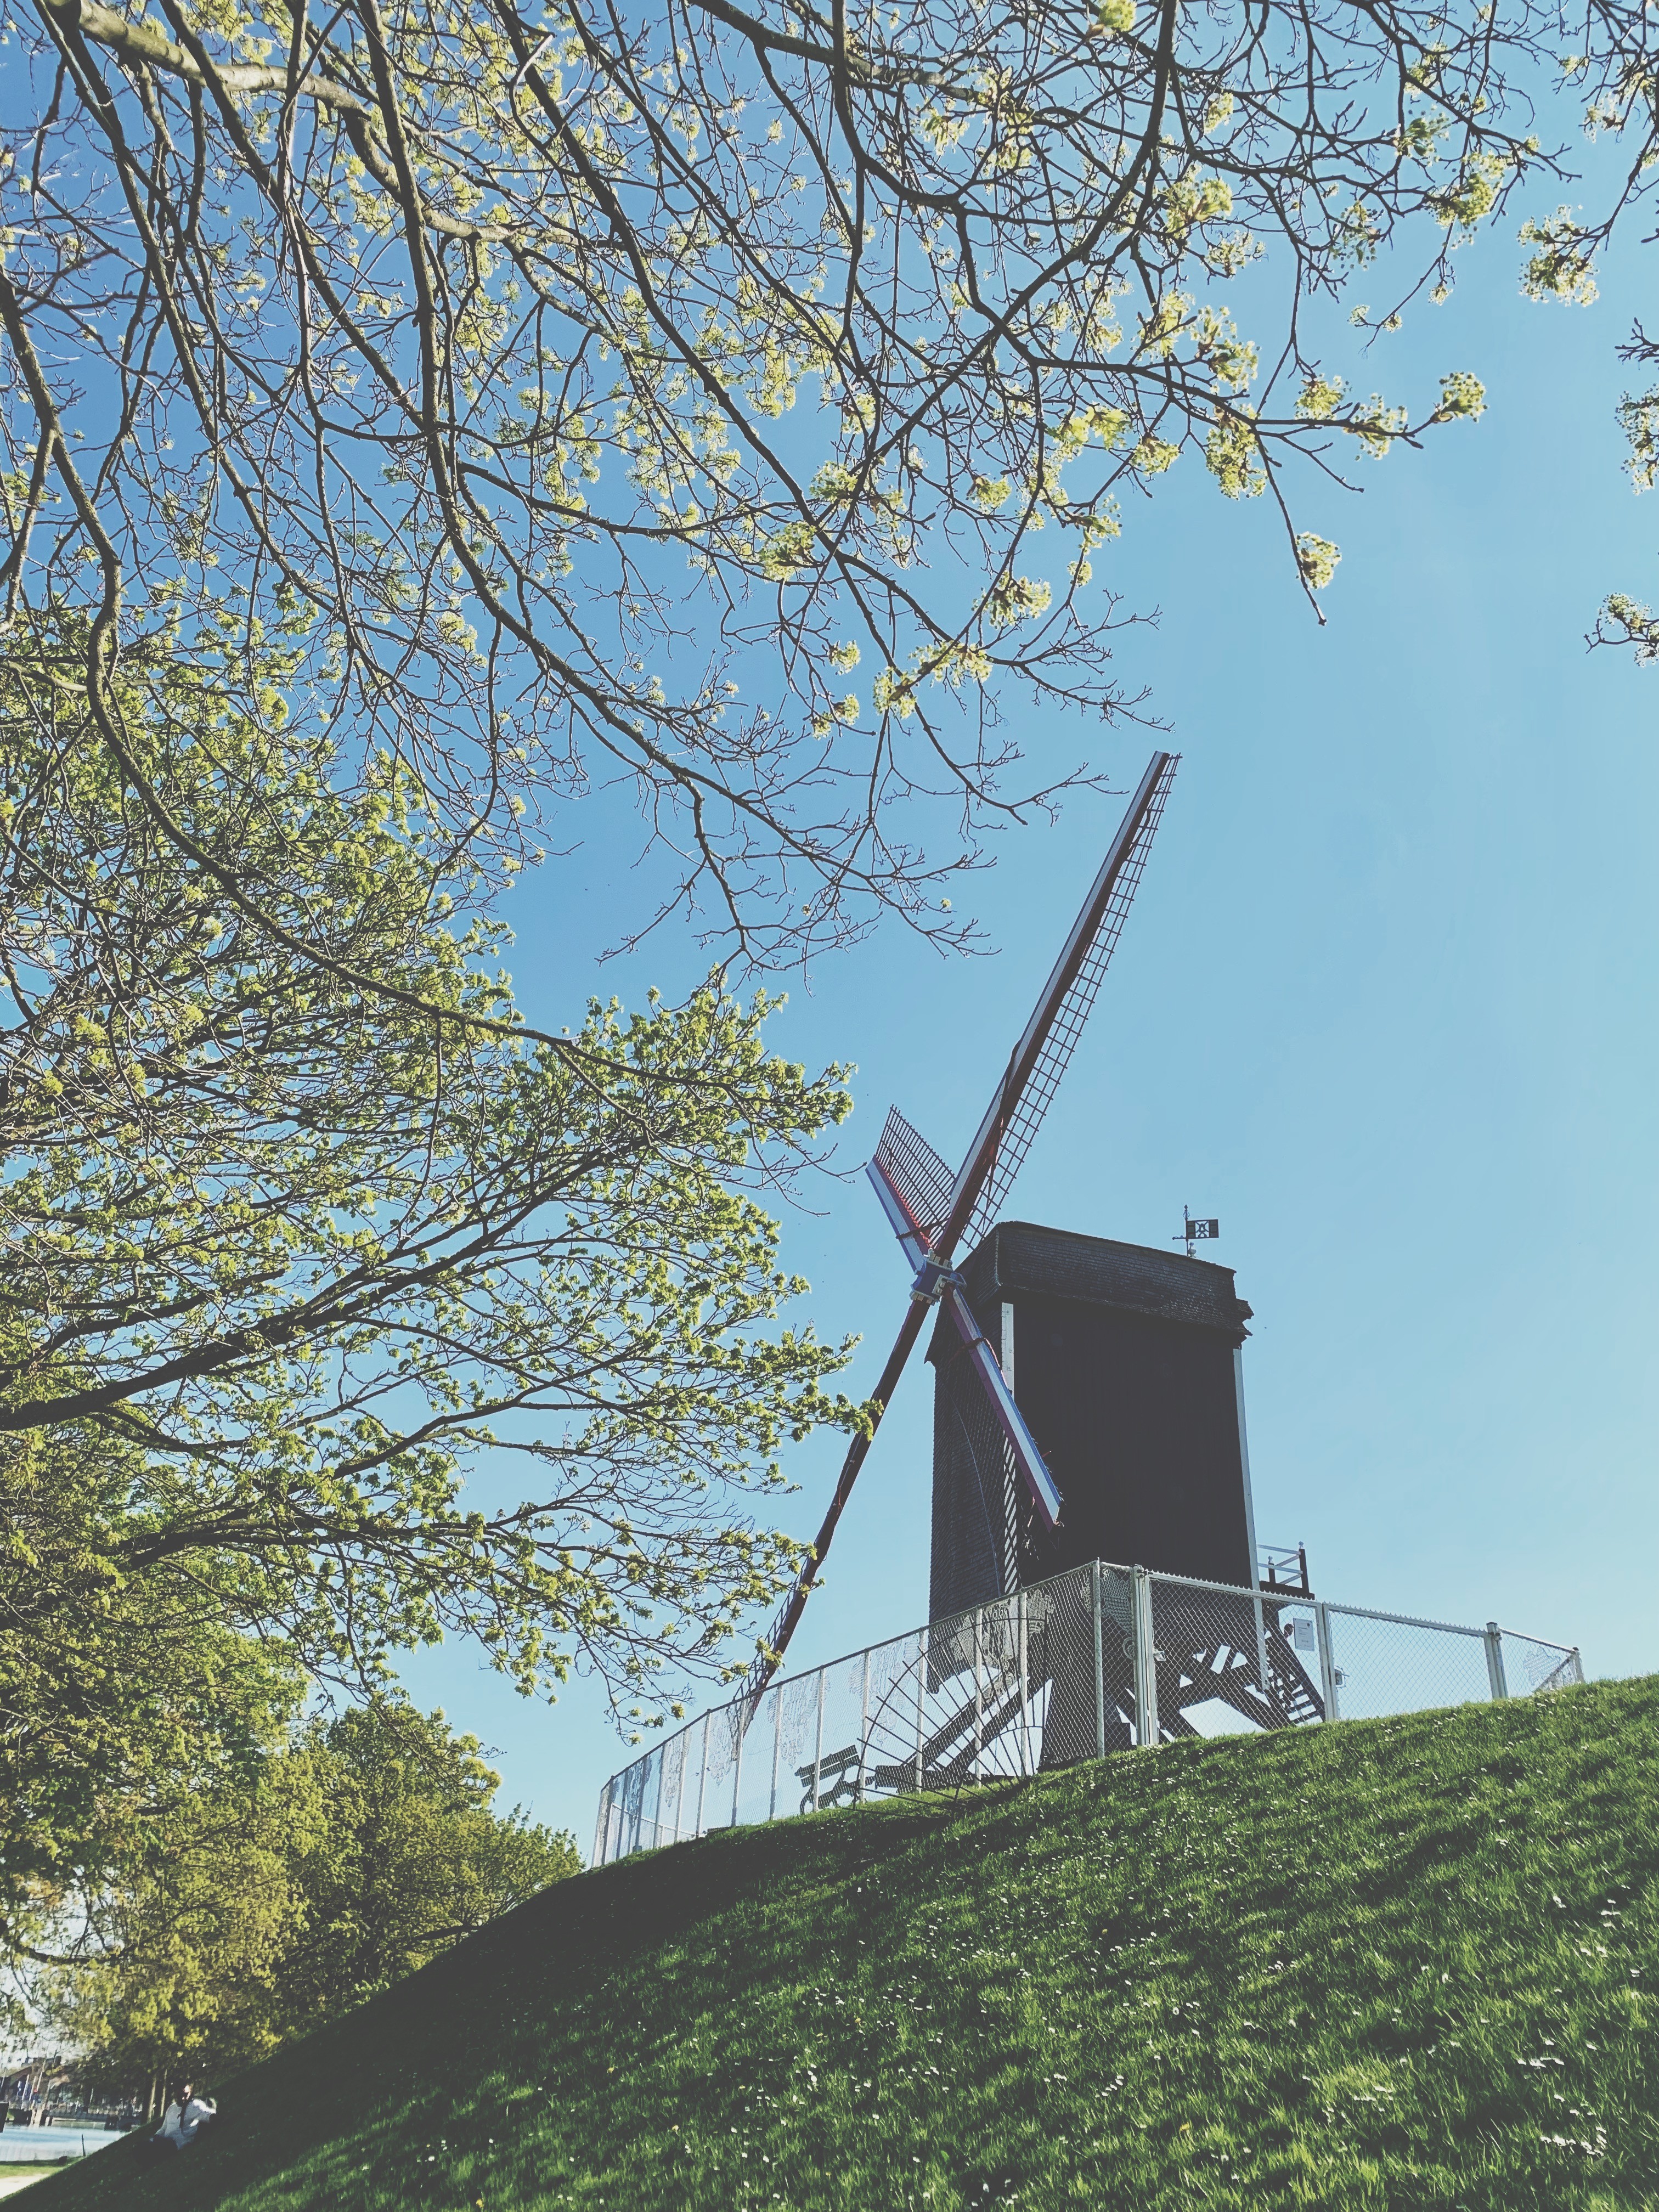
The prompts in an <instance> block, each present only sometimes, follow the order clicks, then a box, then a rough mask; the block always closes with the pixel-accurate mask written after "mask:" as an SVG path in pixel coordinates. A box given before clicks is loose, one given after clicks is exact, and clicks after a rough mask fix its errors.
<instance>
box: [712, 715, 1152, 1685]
mask: <svg viewBox="0 0 1659 2212" xmlns="http://www.w3.org/2000/svg"><path fill="white" fill-rule="evenodd" d="M1177 759H1178V756H1177V755H1176V754H1173V753H1164V752H1159V753H1154V754H1153V756H1152V760H1151V761H1150V762H1149V763H1148V764H1147V768H1146V774H1145V775H1143V776H1142V777H1141V779H1140V782H1139V786H1138V787H1137V788H1136V790H1135V793H1134V795H1133V798H1132V799H1130V801H1129V805H1128V809H1127V811H1126V813H1125V814H1124V817H1123V819H1122V821H1121V823H1119V825H1118V829H1117V834H1116V836H1115V837H1114V838H1113V840H1112V842H1111V845H1110V847H1109V849H1108V851H1107V854H1106V857H1105V859H1104V860H1103V862H1102V863H1101V866H1100V870H1099V872H1098V873H1097V876H1096V878H1095V879H1094V882H1093V884H1091V887H1090V890H1089V895H1088V896H1087V898H1085V901H1084V902H1083V907H1082V910H1081V911H1080V912H1079V915H1078V917H1077V920H1076V921H1074V922H1073V925H1072V928H1071V932H1070V933H1069V935H1068V936H1067V938H1066V942H1065V944H1064V945H1063V946H1062V947H1061V949H1060V957H1059V958H1058V959H1057V960H1056V961H1055V963H1054V968H1053V970H1052V972H1051V973H1050V975H1049V977H1048V981H1047V983H1046V984H1045V985H1044V986H1043V988H1042V994H1041V996H1040V997H1039V998H1038V1000H1037V1003H1036V1007H1035V1008H1034V1010H1033V1012H1032V1014H1031V1018H1030V1020H1029V1021H1028V1022H1027V1023H1026V1024H1025V1027H1024V1030H1022V1031H1021V1033H1020V1036H1019V1039H1018V1042H1017V1043H1016V1044H1015V1046H1014V1048H1013V1050H1012V1053H1010V1054H1009V1056H1008V1063H1007V1066H1006V1068H1005V1070H1004V1072H1003V1075H1002V1079H1001V1080H1000V1082H999V1084H998V1085H997V1087H996V1090H995V1091H994V1094H993V1096H992V1099H991V1103H990V1104H989V1105H988V1106H987V1109H986V1111H985V1115H984V1118H983V1120H982V1121H981V1123H980V1126H979V1128H978V1129H977V1131H976V1132H975V1136H974V1139H973V1142H972V1144H971V1145H970V1146H969V1148H968V1153H967V1157H966V1158H965V1159H964V1161H963V1164H962V1167H961V1168H960V1170H958V1171H957V1173H956V1174H955V1175H954V1176H953V1175H952V1174H951V1170H950V1169H949V1168H948V1167H947V1166H946V1164H945V1162H944V1161H943V1160H942V1159H940V1158H939V1155H938V1153H937V1152H934V1151H933V1148H932V1146H929V1145H928V1144H927V1142H926V1140H925V1139H923V1138H921V1136H919V1135H918V1134H917V1133H916V1132H915V1130H914V1129H912V1128H911V1127H910V1125H909V1124H908V1122H907V1121H905V1120H904V1118H903V1116H902V1115H901V1114H899V1113H898V1112H897V1110H896V1109H895V1110H894V1111H893V1112H892V1113H890V1115H888V1118H887V1124H886V1127H884V1130H883V1132H882V1139H881V1143H880V1145H879V1146H878V1148H877V1152H876V1157H875V1158H874V1159H873V1160H872V1162H871V1163H870V1165H869V1168H868V1170H867V1173H868V1174H869V1176H870V1179H871V1181H872V1183H873V1184H874V1185H875V1188H876V1192H877V1195H878V1197H879V1199H880V1200H881V1202H882V1206H883V1207H884V1211H885V1212H886V1213H887V1216H888V1218H889V1220H890V1223H891V1225H892V1226H893V1228H894V1230H895V1231H896V1234H897V1236H898V1239H899V1243H900V1245H901V1247H902V1249H903V1252H904V1255H905V1257H906V1260H907V1261H908V1263H909V1264H910V1266H911V1267H912V1270H913V1275H914V1279H913V1281H912V1285H911V1290H910V1300H909V1304H908V1308H907V1310H906V1312H905V1316H904V1322H903V1325H902V1328H900V1330H899V1333H898V1336H897V1339H896V1341H895V1343H894V1346H893V1348H892V1351H891V1352H890V1353H889V1354H888V1357H887V1364H886V1365H885V1366H884V1368H883V1370H882V1372H881V1376H880V1378H879V1380H878V1383H877V1384H876V1388H875V1390H874V1393H873V1394H872V1400H873V1405H874V1409H875V1419H874V1421H873V1422H872V1425H871V1426H870V1428H869V1430H868V1431H866V1433H865V1434H864V1435H862V1436H860V1437H854V1441H853V1443H852V1445H851V1448H850V1449H848V1454H847V1457H846V1460H845V1462H843V1464H842V1471H841V1477H840V1480H839V1481H838V1482H837V1483H836V1489H835V1494H834V1496H833V1497H832V1498H831V1499H830V1502H829V1510H828V1512H827V1513H826V1514H825V1516H824V1519H823V1526H822V1528H820V1529H819V1531H818V1534H817V1541H816V1542H815V1543H814V1545H813V1547H812V1551H811V1555H810V1556H809V1558H808V1559H807V1561H806V1564H805V1566H804V1567H803V1568H802V1570H801V1571H800V1573H799V1576H798V1577H796V1580H795V1583H794V1584H793V1588H792V1589H790V1591H789V1594H788V1595H787V1598H786V1599H785V1601H784V1604H783V1607H782V1610H781V1612H780V1613H779V1615H778V1618H777V1620H776V1621H775V1624H774V1626H773V1628H772V1632H771V1634H770V1635H769V1638H767V1640H766V1643H765V1644H764V1645H763V1648H762V1650H761V1651H760V1653H759V1655H758V1656H757V1659H756V1661H755V1663H754V1665H753V1666H752V1667H751V1668H750V1672H749V1676H748V1680H747V1683H746V1688H747V1690H748V1692H749V1696H750V1711H753V1709H754V1706H755V1705H757V1703H758V1701H759V1699H760V1696H761V1693H762V1692H763V1691H764V1690H765V1688H766V1686H767V1685H768V1683H769V1682H770V1680H771V1679H772V1677H773V1675H774V1674H775V1673H776V1672H777V1669H778V1666H779V1664H780V1662H781V1659H782V1657H783V1654H784V1652H785V1650H787V1647H788V1644H789V1640H790V1638H791V1637H792V1636H793V1634H794V1632H795V1629H796V1627H797V1626H798V1625H799V1620H800V1617H801V1614H802V1613H803V1612H804V1611H805V1606H806V1601H807V1599H808V1597H809V1596H810V1595H811V1590H812V1586H813V1584H814V1583H816V1581H817V1577H818V1573H819V1571H820V1570H821V1569H822V1567H823V1561H824V1558H825V1555H826V1554H827V1553H828V1552H829V1546H830V1544H831V1542H832V1541H833V1539H834V1537H835V1533H836V1525H837V1523H838V1522H840V1519H841V1516H842V1513H843V1511H844V1510H846V1505H847V1501H848V1498H849V1497H850V1496H851V1494H852V1490H853V1486H854V1483H855V1482H856V1481H857V1480H858V1476H859V1470H860V1468H862V1466H863V1464H864V1462H865V1460H866V1457H867V1456H868V1454H869V1449H870V1445H871V1443H872V1440H873V1437H874V1435H875V1431H876V1428H877V1427H878V1425H879V1424H880V1421H881V1418H882V1416H883V1414H884V1413H885V1411H886V1409H887V1407H889V1406H890V1404H891V1403H892V1401H893V1393H894V1391H895V1390H896V1388H897V1387H898V1383H899V1378H900V1376H902V1374H903V1372H904V1369H905V1366H906V1364H908V1360H909V1357H910V1354H911V1352H912V1351H913V1350H914V1349H915V1344H916V1340H917V1339H918V1338H919V1337H920V1335H921V1332H922V1329H923V1328H924V1326H925V1325H926V1323H927V1317H928V1315H929V1313H930V1312H932V1311H933V1309H934V1307H935V1306H936V1305H939V1304H943V1306H944V1309H945V1312H946V1314H947V1315H948V1316H949V1317H950V1320H951V1323H952V1324H953V1325H954V1327H955V1328H956V1329H957V1332H958V1333H959V1334H960V1336H961V1338H962V1341H963V1349H964V1352H965V1354H966V1357H967V1358H968V1360H969V1363H970V1364H971V1367H972V1370H973V1372H974V1373H975V1376H976V1378H977V1381H978V1383H979V1384H980V1386H981V1389H982V1390H983V1392H984V1395H985V1398H986V1401H987V1405H988V1407H989V1410H990V1414H991V1418H992V1419H993V1421H994V1424H995V1426H996V1430H997V1431H998V1433H999V1434H1000V1437H1001V1439H1002V1441H1003V1443H1004V1446H1005V1448H1006V1453H1007V1455H1008V1457H1009V1459H1010V1461H1011V1462H1012V1466H1013V1468H1014V1469H1015V1470H1016V1473H1017V1475H1018V1480H1019V1483H1020V1485H1021V1486H1022V1488H1023V1489H1024V1492H1025V1493H1026V1494H1027V1495H1028V1496H1029V1498H1030V1502H1031V1508H1032V1510H1033V1511H1034V1512H1035V1513H1036V1516H1037V1517H1038V1519H1039V1520H1040V1521H1041V1522H1042V1523H1044V1524H1045V1525H1046V1526H1048V1528H1053V1527H1054V1524H1055V1522H1057V1521H1058V1519H1059V1518H1060V1514H1061V1512H1062V1510H1063V1506H1064V1500H1063V1498H1062V1496H1061V1493H1060V1489H1059V1487H1058V1486H1057V1485H1056V1483H1055V1481H1054V1477H1053V1475H1052V1474H1050V1472H1049V1470H1048V1466H1047V1464H1046V1463H1045V1461H1044V1457H1043V1455H1042V1450H1041V1449H1040V1448H1039V1446H1038V1444H1037V1443H1036V1438H1035V1437H1033V1436H1032V1434H1031V1432H1030V1428H1029V1426H1028V1425H1027V1423H1026V1421H1025V1419H1024V1416H1023V1415H1022V1413H1021V1412H1020V1409H1019V1407H1018V1404H1017V1403H1016V1402H1015V1400H1014V1396H1013V1394H1012V1390H1011V1389H1009V1387H1008V1384H1007V1382H1006V1377H1005V1376H1004V1374H1003V1371H1002V1368H1001V1365H1000V1361H999V1358H998V1356H997V1353H996V1352H995V1350H994V1348H993V1346H991V1344H990V1343H989V1341H988V1340H987V1338H986V1336H985V1334H984V1331H983V1329H982V1328H981V1326H980V1324H979V1322H978V1321H977V1320H976V1319H975V1315H974V1312H973V1309H972V1306H971V1304H970V1303H969V1300H968V1299H967V1297H965V1296H964V1295H963V1285H962V1282H961V1279H960V1278H959V1277H958V1276H957V1273H955V1271H954V1269H953V1268H952V1266H951V1261H952V1257H953V1255H954V1254H955V1252H956V1249H957V1245H958V1244H959V1243H961V1242H962V1241H963V1237H967V1238H968V1239H969V1242H970V1243H972V1242H974V1241H975V1240H976V1239H977V1237H979V1235H980V1233H981V1231H983V1230H984V1229H986V1228H987V1227H988V1225H990V1224H991V1223H992V1222H993V1221H994V1219H995V1218H996V1216H997V1213H998V1212H999V1211H1000V1207H1001V1206H1002V1204H1003V1202H1004V1200H1006V1197H1007V1195H1008V1193H1009V1191H1010V1189H1011V1188H1012V1185H1013V1181H1014V1177H1015V1176H1016V1175H1017V1174H1018V1171H1019V1170H1020V1168H1021V1166H1022V1165H1023V1164H1024V1159H1025V1157H1026V1154H1027V1153H1028V1152H1030V1148H1031V1145H1032V1142H1033V1140H1034V1139H1035V1138H1036V1133H1037V1131H1038V1129H1039V1128H1040V1127H1042V1118H1043V1115H1045V1114H1046V1113H1047V1112H1048V1106H1049V1104H1050V1103H1051V1101H1052V1100H1053V1098H1054V1092H1055V1091H1056V1090H1057V1089H1058V1088H1059V1085H1060V1078H1061V1077H1062V1076H1063V1075H1064V1073H1065V1072H1066V1065H1067V1063H1068V1061H1069V1060H1070V1059H1071V1057H1072V1054H1073V1051H1074V1050H1075V1049H1076V1046H1077V1042H1078V1039H1079V1037H1080V1036H1081V1035H1082V1034H1083V1028H1084V1024H1085V1022H1086V1021H1087V1020H1088V1018H1089V1015H1090V1012H1091V1009H1092V1007H1093V1006H1094V1002H1095V1000H1096V998H1097V995H1098V994H1099V991H1100V987H1101V984H1102V982H1103V980H1104V978H1105V974H1106V969H1107V967H1108V965H1109V963H1110V961H1111V957H1112V954H1113V952H1114V951H1115V950H1116V946H1117V941H1118V939H1119V937H1120V935H1121V933H1122V929H1123V925H1124V922H1125V921H1127V918H1128V912H1129V908H1130V905H1131V904H1132V902H1133V899H1134V895H1135V892H1136V891H1137V890H1138V889H1139V884H1140V878H1141V877H1142V875H1143V874H1144V873H1145V872H1146V861H1147V857H1148V855H1149V854H1150V853H1151V851H1152V839H1153V837H1154V836H1156V835H1157V832H1158V823H1159V822H1160V821H1161V820H1162V818H1163V815H1164V806H1165V805H1166V803H1167V802H1168V799H1169V796H1170V785H1171V784H1172V783H1173V781H1174V780H1175V772H1176V763H1177Z"/></svg>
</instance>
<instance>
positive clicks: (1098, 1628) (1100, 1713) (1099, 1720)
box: [1089, 1559, 1106, 1759]
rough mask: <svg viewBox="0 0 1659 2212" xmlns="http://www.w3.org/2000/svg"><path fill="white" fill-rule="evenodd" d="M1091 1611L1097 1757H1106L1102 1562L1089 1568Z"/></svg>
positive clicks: (1096, 1560) (1093, 1562)
mask: <svg viewBox="0 0 1659 2212" xmlns="http://www.w3.org/2000/svg"><path fill="white" fill-rule="evenodd" d="M1089 1596H1090V1609H1091V1612H1092V1613H1093V1614H1094V1622H1095V1757H1096V1758H1097V1759H1104V1758H1105V1756H1106V1655H1105V1651H1104V1650H1103V1646H1102V1644H1101V1638H1102V1636H1103V1634H1104V1628H1103V1623H1102V1621H1101V1617H1100V1614H1101V1607H1100V1561H1099V1560H1098V1559H1095V1560H1093V1561H1092V1562H1091V1565H1090V1568H1089Z"/></svg>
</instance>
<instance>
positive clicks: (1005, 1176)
mask: <svg viewBox="0 0 1659 2212" xmlns="http://www.w3.org/2000/svg"><path fill="white" fill-rule="evenodd" d="M1177 758H1178V756H1176V755H1170V756H1168V757H1166V758H1165V760H1164V764H1163V766H1162V769H1160V771H1159V773H1158V777H1157V780H1156V781H1155V782H1154V784H1153V787H1152V797H1151V799H1149V801H1148V803H1147V806H1146V812H1145V813H1144V814H1143V815H1142V816H1141V817H1140V822H1139V826H1138V827H1137V829H1136V831H1135V836H1134V842H1133V844H1132V845H1131V847H1130V848H1129V853H1128V856H1127V859H1126V860H1125V861H1124V863H1123V865H1122V867H1121V869H1120V870H1119V872H1118V874H1117V876H1116V878H1115V881H1114V882H1113V884H1112V887H1111V893H1110V896H1109V898H1108V900H1107V902H1106V905H1105V908H1104V910H1103V913H1102V915H1101V917H1100V921H1099V923H1098V926H1097V928H1096V931H1095V933H1094V936H1093V938H1092V939H1091V941H1090V943H1089V946H1088V949H1087V951H1085V954H1084V956H1083V959H1082V963H1081V964H1080V965H1079V969H1078V971H1077V974H1076V976H1075V977H1074V979H1073V981H1072V984H1071V986H1070V987H1069V988H1068V989H1067V991H1066V994H1065V996H1064V998H1063V999H1062V1000H1060V1011H1059V1012H1058V1013H1057V1014H1056V1015H1055V1017H1054V1025H1053V1027H1052V1028H1051V1029H1050V1030H1049V1031H1048V1036H1046V1037H1045V1038H1044V1039H1043V1042H1042V1046H1041V1048H1039V1050H1038V1052H1037V1054H1036V1060H1034V1061H1033V1063H1032V1065H1031V1069H1030V1073H1029V1074H1028V1075H1027V1077H1026V1079H1025V1080H1024V1083H1023V1084H1022V1085H1021V1086H1020V1088H1019V1091H1018V1097H1016V1099H1015V1100H1014V1102H1013V1105H1012V1110H1011V1112H1010V1113H1009V1115H1008V1120H1007V1124H1006V1127H1005V1129H1004V1131H1003V1133H1002V1136H1001V1139H1000V1141H999V1143H998V1146H997V1150H996V1158H995V1159H994V1161H993V1162H992V1164H991V1169H990V1172H989V1174H988V1175H987V1176H986V1178H985V1181H984V1182H983V1184H982V1185H981V1188H980V1193H979V1196H978V1197H977V1199H976V1200H975V1202H974V1210H973V1212H972V1213H971V1214H969V1218H968V1226H967V1229H966V1231H964V1235H965V1237H966V1241H967V1244H968V1249H969V1250H970V1251H971V1250H972V1249H973V1248H974V1246H975V1244H976V1243H978V1242H979V1240H980V1238H981V1237H982V1236H983V1235H984V1233H985V1231H987V1229H988V1228H989V1227H990V1225H991V1224H992V1223H993V1222H994V1220H995V1219H996V1218H997V1216H998V1214H999V1213H1000V1212H1001V1211H1002V1206H1003V1202H1004V1200H1006V1198H1007V1195H1008V1193H1009V1192H1010V1191H1011V1190H1012V1188H1013V1184H1014V1178H1015V1176H1017V1175H1018V1173H1019V1171H1020V1170H1021V1168H1022V1167H1023V1166H1024V1164H1025V1157H1026V1154H1027V1153H1028V1152H1030V1149H1031V1146H1032V1144H1033V1142H1034V1141H1035V1139H1036V1133H1037V1131H1038V1130H1039V1129H1040V1128H1041V1127H1042V1119H1043V1116H1044V1115H1045V1114H1047V1112H1048V1108H1049V1106H1050V1105H1051V1103H1053V1100H1054V1093H1055V1091H1058V1090H1059V1088H1060V1079H1061V1078H1062V1077H1063V1076H1064V1074H1065V1073H1066V1066H1067V1065H1068V1063H1069V1062H1070V1060H1071V1057H1072V1054H1073V1052H1074V1051H1075V1050H1076V1049H1077V1043H1078V1040H1079V1037H1080V1036H1082V1035H1083V1030H1084V1026H1085V1024H1086V1022H1087V1021H1088V1018H1089V1016H1090V1014H1091V1012H1093V1011H1094V1003H1095V1000H1096V999H1097V998H1098V996H1099V995H1100V987H1101V985H1102V984H1103V982H1104V981H1105V980H1106V970H1107V969H1108V968H1109V967H1110V965H1111V963H1112V955H1113V953H1114V952H1115V951H1116V950H1117V941H1118V939H1119V938H1120V937H1121V935H1122V934H1123V925H1124V923H1125V922H1126V921H1127V920H1128V918H1129V908H1130V907H1131V906H1132V905H1133V903H1134V896H1135V893H1136V891H1137V890H1139V888H1140V879H1141V878H1142V876H1143V875H1145V873H1146V862H1147V860H1148V858H1149V856H1150V855H1151V853H1152V840H1153V838H1154V837H1155V836H1157V835H1158V823H1160V822H1161V821H1162V820H1163V818H1164V806H1165V805H1167V803H1168V800H1169V797H1170V786H1171V784H1172V783H1173V782H1174V781H1175V772H1176V760H1177ZM1009 1073H1010V1075H1011V1076H1012V1074H1013V1073H1014V1069H1013V1067H1012V1066H1010V1069H1009Z"/></svg>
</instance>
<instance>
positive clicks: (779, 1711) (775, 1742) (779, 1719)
mask: <svg viewBox="0 0 1659 2212" xmlns="http://www.w3.org/2000/svg"><path fill="white" fill-rule="evenodd" d="M782 1749H783V1686H782V1684H781V1682H775V1683H774V1684H773V1685H772V1809H771V1811H770V1812H769V1814H767V1816H766V1817H767V1819H768V1820H776V1819H777V1817H778V1753H780V1752H781V1750H782Z"/></svg>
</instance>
